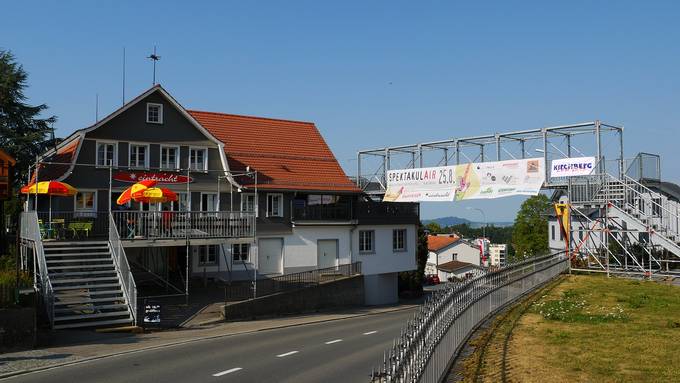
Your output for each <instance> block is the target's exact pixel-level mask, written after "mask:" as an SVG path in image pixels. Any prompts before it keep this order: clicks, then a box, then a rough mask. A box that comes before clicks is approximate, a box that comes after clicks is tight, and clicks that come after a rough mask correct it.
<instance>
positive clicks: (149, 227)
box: [111, 211, 255, 241]
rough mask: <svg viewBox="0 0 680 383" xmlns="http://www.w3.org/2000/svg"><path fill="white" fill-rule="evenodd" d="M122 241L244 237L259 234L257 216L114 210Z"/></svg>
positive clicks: (225, 212)
mask: <svg viewBox="0 0 680 383" xmlns="http://www.w3.org/2000/svg"><path fill="white" fill-rule="evenodd" d="M111 214H112V216H113V220H114V222H115V224H116V227H117V228H118V234H119V235H120V238H121V240H123V241H125V240H173V239H185V238H190V239H199V238H202V239H207V238H243V237H252V236H254V234H255V225H254V223H255V215H254V213H247V212H232V211H188V212H187V211H181V212H175V211H114V212H111Z"/></svg>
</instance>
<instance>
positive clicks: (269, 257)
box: [257, 238, 283, 274]
mask: <svg viewBox="0 0 680 383" xmlns="http://www.w3.org/2000/svg"><path fill="white" fill-rule="evenodd" d="M257 258H258V271H259V272H260V274H281V268H282V266H283V238H264V239H260V240H259V242H258V250H257Z"/></svg>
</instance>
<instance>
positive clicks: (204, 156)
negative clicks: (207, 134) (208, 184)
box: [189, 146, 208, 172]
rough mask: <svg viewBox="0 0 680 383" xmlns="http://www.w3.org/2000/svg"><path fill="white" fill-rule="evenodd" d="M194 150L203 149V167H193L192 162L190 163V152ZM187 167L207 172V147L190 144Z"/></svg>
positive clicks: (195, 170)
mask: <svg viewBox="0 0 680 383" xmlns="http://www.w3.org/2000/svg"><path fill="white" fill-rule="evenodd" d="M194 150H202V151H203V169H196V168H194V164H193V163H191V152H192V151H194ZM189 169H191V171H194V172H201V171H203V172H207V171H208V148H207V147H205V146H190V147H189Z"/></svg>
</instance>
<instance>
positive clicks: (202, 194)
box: [199, 192, 220, 212]
mask: <svg viewBox="0 0 680 383" xmlns="http://www.w3.org/2000/svg"><path fill="white" fill-rule="evenodd" d="M204 195H213V196H215V210H205V208H206V207H205V206H203V196H204ZM199 209H200V211H203V212H214V211H220V195H219V194H217V193H216V192H201V201H200V203H199Z"/></svg>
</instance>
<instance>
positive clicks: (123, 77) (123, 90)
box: [123, 47, 125, 105]
mask: <svg viewBox="0 0 680 383" xmlns="http://www.w3.org/2000/svg"><path fill="white" fill-rule="evenodd" d="M123 105H125V47H123Z"/></svg>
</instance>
